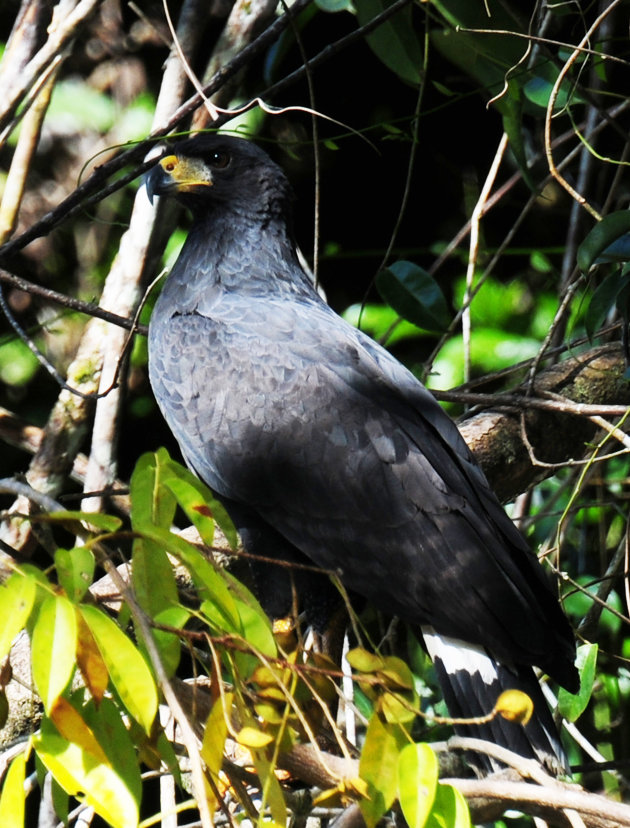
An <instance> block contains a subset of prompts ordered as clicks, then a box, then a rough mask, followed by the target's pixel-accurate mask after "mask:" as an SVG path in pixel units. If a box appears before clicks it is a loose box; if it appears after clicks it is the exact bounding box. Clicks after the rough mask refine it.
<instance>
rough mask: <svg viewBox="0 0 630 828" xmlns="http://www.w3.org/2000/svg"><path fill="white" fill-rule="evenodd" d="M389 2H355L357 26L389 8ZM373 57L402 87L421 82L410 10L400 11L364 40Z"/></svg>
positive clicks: (417, 41) (420, 60) (419, 45)
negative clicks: (395, 75)
mask: <svg viewBox="0 0 630 828" xmlns="http://www.w3.org/2000/svg"><path fill="white" fill-rule="evenodd" d="M392 1H393V0H355V5H356V9H357V18H358V20H359V24H360V25H361V26H363V25H365V24H366V23H369V22H370V20H373V19H374V18H375V17H376V16H377V15H379V14H381V13H382V12H383V11H385V9H387V8H389V6H391V5H392ZM365 39H366V41H367V43H368V46H369V47H370V49H372V51H373V52H374V54H375V55H376V57H377V58H378V59H379V60H380V61H381V62H382V63H383V64H384V65H385V66H387V68H388V69H391V70H392V72H395V73H396V74H397V75H398V77H399V78H401V79H402V80H404V81H405V82H406V83H410V84H412V85H414V86H417V85H418V84H419V83H420V81H421V79H422V66H423V62H424V60H423V46H422V40H421V39H420V38H419V37H418V35H417V34H416V32H415V29H414V26H413V22H412V9H411V8H410V7H408V8H404V9H401V10H400V11H399V12H397V13H396V14H395V15H394V16H393V17H390V18H389V20H386V21H385V22H384V23H382V24H381V25H380V26H378V28H376V29H375V30H374V31H373V32H371V33H370V34H368V35H367V37H366V38H365Z"/></svg>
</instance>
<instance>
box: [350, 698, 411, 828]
mask: <svg viewBox="0 0 630 828" xmlns="http://www.w3.org/2000/svg"><path fill="white" fill-rule="evenodd" d="M406 741H407V739H406V736H405V733H404V731H403V730H402V728H400V727H399V726H397V725H392V724H385V723H384V722H382V721H381V719H380V717H379V716H378V714H376V713H375V714H374V715H373V716H372V718H371V719H370V722H369V724H368V728H367V732H366V734H365V742H364V744H363V749H362V751H361V759H360V760H359V776H360V777H361V779H363V781H364V782H366V783H367V786H368V796H369V798H368V799H362V800H361V801H360V802H359V807H360V809H361V814H362V815H363V819H364V820H365V822H366V825H367V828H375V826H376V824H377V822H378V821H379V819H380V818H381V817H382V816H383V814H384V813H385V812H386V811H388V810H389V809H390V808H391V806H392V804H393V802H394V800H395V798H396V793H397V784H398V780H397V775H396V771H397V767H398V754H399V753H400V750H401V748H402V746H403V745H404V744H405V743H406Z"/></svg>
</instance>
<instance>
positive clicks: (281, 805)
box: [252, 750, 287, 828]
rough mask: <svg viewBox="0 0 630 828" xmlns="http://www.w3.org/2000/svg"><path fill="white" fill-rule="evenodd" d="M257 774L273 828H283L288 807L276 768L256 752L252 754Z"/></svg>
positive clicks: (260, 752)
mask: <svg viewBox="0 0 630 828" xmlns="http://www.w3.org/2000/svg"><path fill="white" fill-rule="evenodd" d="M252 759H253V760H254V767H255V768H256V773H257V774H258V778H259V779H260V781H261V784H262V788H263V796H264V801H265V802H266V804H267V805H268V806H269V810H270V811H271V819H272V821H273V822H274V823H275V826H273V828H282V826H284V825H286V824H287V806H286V803H285V801H284V796H283V794H282V788H281V787H280V783H279V782H278V778H277V777H276V774H275V772H274V771H275V768H274V766H273V765H272V764H271V762H270V761H269V760H268V759H267V758H266V757H265V755H264V753H263V752H262V751H258V750H256V751H254V752H253V754H252Z"/></svg>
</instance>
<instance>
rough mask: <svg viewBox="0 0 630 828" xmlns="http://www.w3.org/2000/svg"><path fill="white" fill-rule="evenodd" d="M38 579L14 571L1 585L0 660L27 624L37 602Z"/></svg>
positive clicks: (4, 656)
mask: <svg viewBox="0 0 630 828" xmlns="http://www.w3.org/2000/svg"><path fill="white" fill-rule="evenodd" d="M36 588H37V581H36V580H35V578H33V577H31V576H30V575H22V574H21V573H19V572H14V573H13V575H11V576H10V577H9V578H8V580H7V581H6V582H5V583H4V584H2V585H0V618H2V624H0V661H4V659H5V658H6V656H7V655H8V653H9V650H10V649H11V644H13V640H14V638H15V636H16V635H17V634H18V633H19V632H20V630H21V629H22V628H23V627H24V625H25V624H26V621H27V619H28V617H29V615H30V614H31V610H32V608H33V604H34V602H35V594H36Z"/></svg>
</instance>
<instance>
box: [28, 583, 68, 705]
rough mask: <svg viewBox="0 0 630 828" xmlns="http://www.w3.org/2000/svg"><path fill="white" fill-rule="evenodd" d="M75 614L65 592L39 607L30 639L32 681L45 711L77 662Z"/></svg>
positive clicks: (54, 699)
mask: <svg viewBox="0 0 630 828" xmlns="http://www.w3.org/2000/svg"><path fill="white" fill-rule="evenodd" d="M76 652H77V617H76V610H75V606H74V604H73V603H72V602H71V601H70V600H69V599H68V598H66V597H65V596H64V595H51V596H50V597H49V598H47V599H46V600H45V601H44V603H43V604H42V606H41V609H40V611H39V614H38V616H37V621H36V622H35V627H34V629H33V635H32V640H31V659H32V664H33V680H34V681H35V685H36V687H37V692H38V693H39V695H40V697H41V699H42V702H43V703H44V709H45V710H46V712H47V713H48V714H50V711H51V710H52V707H53V705H54V703H55V701H56V700H57V698H58V697H59V696H60V695H61V693H62V692H63V691H64V690H65V688H66V686H67V685H68V682H69V681H70V679H71V678H72V674H73V672H74V668H75V665H76Z"/></svg>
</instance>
